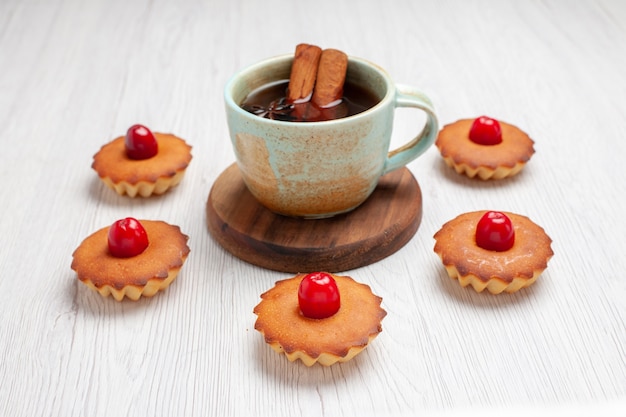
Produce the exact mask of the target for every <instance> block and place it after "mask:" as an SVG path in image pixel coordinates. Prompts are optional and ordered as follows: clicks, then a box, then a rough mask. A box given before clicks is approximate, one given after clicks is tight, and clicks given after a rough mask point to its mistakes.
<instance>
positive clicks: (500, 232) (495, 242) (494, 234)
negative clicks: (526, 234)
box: [476, 211, 515, 252]
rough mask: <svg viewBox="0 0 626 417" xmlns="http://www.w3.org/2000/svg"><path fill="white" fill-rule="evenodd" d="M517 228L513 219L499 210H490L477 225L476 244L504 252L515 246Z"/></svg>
mask: <svg viewBox="0 0 626 417" xmlns="http://www.w3.org/2000/svg"><path fill="white" fill-rule="evenodd" d="M514 243H515V230H514V229H513V223H512V222H511V219H509V218H508V216H507V215H506V214H504V213H501V212H499V211H488V212H486V213H485V214H484V215H483V216H482V217H481V218H480V220H479V221H478V224H477V225H476V244H477V245H478V246H479V247H481V248H483V249H487V250H492V251H496V252H504V251H507V250H509V249H511V248H512V247H513V244H514Z"/></svg>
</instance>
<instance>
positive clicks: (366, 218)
mask: <svg viewBox="0 0 626 417" xmlns="http://www.w3.org/2000/svg"><path fill="white" fill-rule="evenodd" d="M206 211H207V223H208V228H209V232H210V233H211V235H212V236H213V238H214V239H215V240H216V241H217V242H218V243H219V244H220V245H221V246H222V247H223V248H224V249H226V250H227V251H228V252H230V253H232V254H233V255H235V256H237V257H238V258H240V259H243V260H244V261H246V262H249V263H251V264H254V265H257V266H260V267H263V268H267V269H271V270H276V271H281V272H289V273H298V272H313V271H327V272H341V271H347V270H350V269H354V268H358V267H361V266H365V265H369V264H371V263H374V262H377V261H379V260H381V259H383V258H386V257H388V256H389V255H391V254H393V253H395V252H396V251H398V250H399V249H400V248H402V247H403V246H404V245H405V244H406V243H407V242H408V241H409V240H410V239H411V238H412V237H413V235H414V234H415V232H417V229H418V228H419V225H420V222H421V219H422V193H421V190H420V188H419V185H418V183H417V181H416V180H415V178H414V177H413V174H412V173H411V172H410V171H409V170H408V169H407V168H401V169H398V170H396V171H394V172H391V173H389V174H387V175H385V176H384V177H382V178H381V179H380V181H379V184H378V186H377V188H376V189H375V190H374V192H373V193H372V195H371V196H370V197H369V198H368V199H367V201H365V203H363V204H362V205H361V206H359V207H358V208H356V209H355V210H353V211H351V212H349V213H346V214H342V215H339V216H335V217H332V218H328V219H318V220H305V219H297V218H292V217H285V216H282V215H278V214H274V213H273V212H271V211H269V210H268V209H266V208H265V207H264V206H262V205H261V204H260V203H259V202H258V201H257V200H256V199H255V198H254V197H253V196H252V194H250V192H249V191H248V189H247V188H246V186H245V184H244V182H243V179H242V177H241V173H240V172H239V168H238V167H237V165H236V164H232V165H231V166H229V167H228V168H227V169H226V170H225V171H224V172H222V174H220V176H219V177H218V178H217V180H216V181H215V183H214V184H213V187H212V188H211V191H210V193H209V197H208V201H207V205H206Z"/></svg>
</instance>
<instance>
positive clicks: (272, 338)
mask: <svg viewBox="0 0 626 417" xmlns="http://www.w3.org/2000/svg"><path fill="white" fill-rule="evenodd" d="M381 302H382V298H381V297H379V296H377V295H374V294H373V293H372V290H371V289H370V287H369V286H368V285H366V284H362V283H358V282H356V281H355V280H354V279H352V278H351V277H348V276H340V275H335V274H330V273H326V272H313V273H310V274H298V275H296V276H295V277H292V278H289V279H285V280H281V281H278V282H276V285H275V286H274V287H273V288H271V289H270V290H268V291H266V292H265V293H263V294H261V302H260V303H259V304H258V305H257V306H256V307H255V308H254V314H256V315H257V319H256V322H255V324H254V328H255V329H256V330H258V331H259V332H260V333H261V334H262V335H263V336H264V338H265V342H266V343H268V344H269V345H270V346H271V347H272V349H274V350H275V351H276V352H278V353H284V354H285V355H286V356H287V358H288V359H289V360H290V361H292V362H293V361H295V360H298V359H300V360H301V361H302V362H303V363H304V364H305V365H306V366H312V365H313V364H315V363H319V364H321V365H325V366H330V365H332V364H334V363H337V362H346V361H349V360H350V359H352V358H353V357H354V356H356V355H357V354H358V353H360V352H361V351H362V350H363V349H365V347H366V346H367V345H368V344H369V343H370V342H371V341H372V340H373V339H374V338H375V337H376V336H377V335H378V334H379V333H380V332H381V331H382V326H381V321H382V319H383V318H384V317H385V316H386V315H387V312H386V311H385V310H383V309H382V308H381V306H380V304H381Z"/></svg>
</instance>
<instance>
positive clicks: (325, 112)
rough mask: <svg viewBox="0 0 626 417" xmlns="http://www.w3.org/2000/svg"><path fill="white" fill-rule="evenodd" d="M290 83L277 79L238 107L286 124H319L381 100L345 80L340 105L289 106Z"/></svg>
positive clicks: (258, 89) (365, 108) (301, 104)
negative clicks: (288, 89)
mask: <svg viewBox="0 0 626 417" xmlns="http://www.w3.org/2000/svg"><path fill="white" fill-rule="evenodd" d="M288 86H289V80H280V81H276V82H273V83H270V84H266V85H264V86H262V87H259V88H257V89H256V90H254V91H252V92H251V93H250V94H248V96H247V97H246V98H245V99H244V100H243V102H242V103H241V105H240V106H241V108H242V109H244V110H246V111H248V112H250V113H253V114H256V115H257V116H259V117H265V118H268V119H273V120H282V121H286V122H320V121H326V120H334V119H339V118H342V117H348V116H353V115H355V114H358V113H361V112H363V111H365V110H367V109H369V108H371V107H374V106H375V105H376V104H377V103H378V102H379V101H380V98H379V97H378V96H376V95H375V94H374V93H373V92H372V91H369V90H367V89H366V88H363V87H361V86H359V85H356V84H354V83H351V82H350V81H349V80H346V82H345V84H344V87H343V97H342V98H341V101H340V103H338V104H336V105H333V106H331V107H326V108H320V107H318V106H316V105H314V104H313V103H311V102H306V103H299V104H293V103H288V102H287V99H286V96H287V87H288Z"/></svg>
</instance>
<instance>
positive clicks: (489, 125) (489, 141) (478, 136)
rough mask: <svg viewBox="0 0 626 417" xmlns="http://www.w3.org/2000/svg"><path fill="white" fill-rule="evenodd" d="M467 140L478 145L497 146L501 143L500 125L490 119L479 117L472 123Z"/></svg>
mask: <svg viewBox="0 0 626 417" xmlns="http://www.w3.org/2000/svg"><path fill="white" fill-rule="evenodd" d="M469 138H470V140H471V141H472V142H474V143H478V144H479V145H497V144H498V143H500V142H502V129H501V128H500V123H499V122H498V121H497V120H496V119H492V118H491V117H487V116H480V117H478V118H476V119H475V120H474V123H472V127H471V128H470V132H469Z"/></svg>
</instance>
